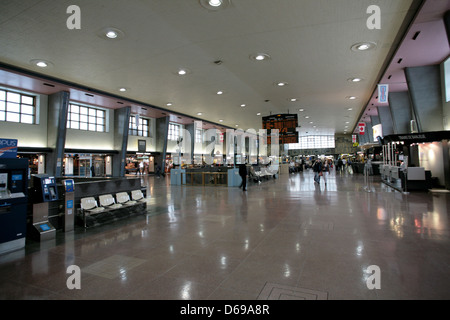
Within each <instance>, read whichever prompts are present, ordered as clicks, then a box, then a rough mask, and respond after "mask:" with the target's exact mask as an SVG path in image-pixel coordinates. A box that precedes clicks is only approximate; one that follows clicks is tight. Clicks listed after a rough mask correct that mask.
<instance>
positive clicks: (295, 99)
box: [288, 98, 298, 102]
mask: <svg viewBox="0 0 450 320" xmlns="http://www.w3.org/2000/svg"><path fill="white" fill-rule="evenodd" d="M288 100H289V101H291V102H295V101H297V100H298V99H297V98H290V99H288Z"/></svg>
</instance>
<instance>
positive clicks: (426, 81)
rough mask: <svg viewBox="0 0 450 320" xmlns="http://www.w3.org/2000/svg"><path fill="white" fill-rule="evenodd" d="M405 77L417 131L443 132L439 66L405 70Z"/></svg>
mask: <svg viewBox="0 0 450 320" xmlns="http://www.w3.org/2000/svg"><path fill="white" fill-rule="evenodd" d="M405 75H406V81H407V82H408V88H409V94H410V97H411V102H412V107H413V111H414V115H415V117H416V119H415V120H416V122H417V129H418V131H419V132H429V131H442V130H444V125H443V112H442V93H441V70H440V66H439V65H434V66H424V67H412V68H405Z"/></svg>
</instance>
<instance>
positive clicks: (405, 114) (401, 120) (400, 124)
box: [389, 91, 412, 134]
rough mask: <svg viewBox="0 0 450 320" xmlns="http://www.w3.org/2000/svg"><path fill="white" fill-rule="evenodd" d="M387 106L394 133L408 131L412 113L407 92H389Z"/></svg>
mask: <svg viewBox="0 0 450 320" xmlns="http://www.w3.org/2000/svg"><path fill="white" fill-rule="evenodd" d="M389 106H390V110H391V118H392V122H393V128H394V134H403V133H410V130H409V128H410V121H411V120H412V115H411V103H410V100H409V94H408V92H407V91H403V92H390V93H389Z"/></svg>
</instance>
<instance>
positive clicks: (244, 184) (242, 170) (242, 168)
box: [239, 163, 247, 191]
mask: <svg viewBox="0 0 450 320" xmlns="http://www.w3.org/2000/svg"><path fill="white" fill-rule="evenodd" d="M239 175H240V176H241V178H242V183H241V185H240V186H239V188H242V191H247V166H246V165H245V163H241V164H240V165H239Z"/></svg>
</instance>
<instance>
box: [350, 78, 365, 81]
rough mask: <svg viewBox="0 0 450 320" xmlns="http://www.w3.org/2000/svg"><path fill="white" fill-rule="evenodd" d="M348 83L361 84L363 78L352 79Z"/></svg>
mask: <svg viewBox="0 0 450 320" xmlns="http://www.w3.org/2000/svg"><path fill="white" fill-rule="evenodd" d="M347 81H348V82H361V81H363V79H362V78H350V79H347Z"/></svg>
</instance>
